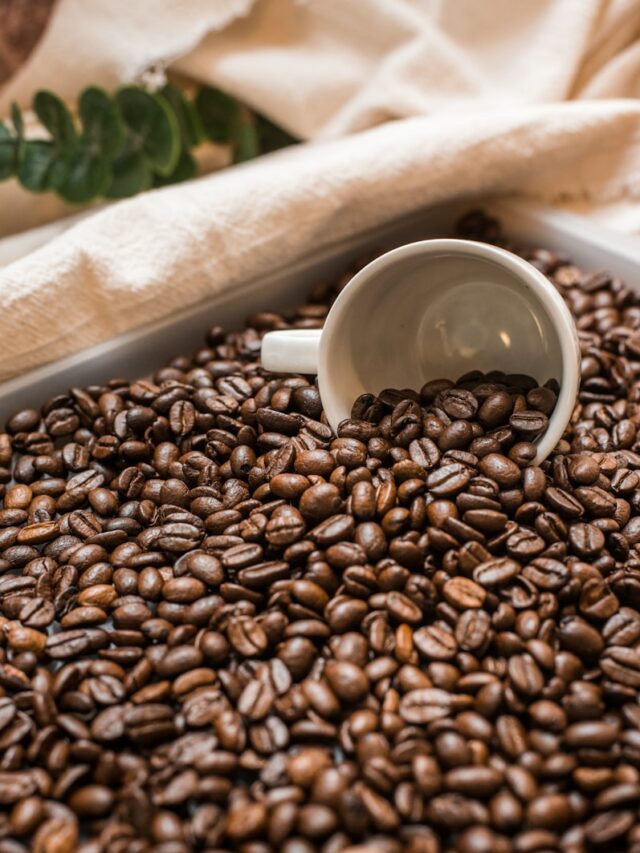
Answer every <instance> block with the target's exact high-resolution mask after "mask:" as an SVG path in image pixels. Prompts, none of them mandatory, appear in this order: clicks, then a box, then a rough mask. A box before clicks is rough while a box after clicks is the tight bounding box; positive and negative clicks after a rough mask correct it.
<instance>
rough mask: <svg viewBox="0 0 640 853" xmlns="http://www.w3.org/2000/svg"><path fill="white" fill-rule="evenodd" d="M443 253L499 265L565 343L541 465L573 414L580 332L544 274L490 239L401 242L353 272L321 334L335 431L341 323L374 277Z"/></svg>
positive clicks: (323, 381) (323, 385)
mask: <svg viewBox="0 0 640 853" xmlns="http://www.w3.org/2000/svg"><path fill="white" fill-rule="evenodd" d="M438 254H440V255H446V254H448V255H463V256H466V257H470V258H479V259H481V260H485V261H491V262H493V263H496V264H497V265H498V266H501V267H503V268H504V269H506V270H507V271H508V272H509V273H510V274H511V275H512V276H514V277H515V278H516V279H518V280H520V281H521V282H522V284H523V285H524V286H527V287H529V288H530V290H531V291H533V293H534V295H535V297H536V298H537V300H538V302H539V303H540V304H541V305H542V307H543V308H544V310H545V312H546V314H547V316H548V317H549V320H550V322H551V324H552V326H553V328H554V330H555V332H556V335H557V337H558V341H559V344H560V353H561V358H562V376H561V377H556V378H557V379H558V381H559V383H560V393H559V394H558V399H557V402H556V406H555V409H554V411H553V414H552V415H551V417H550V418H549V424H548V427H547V429H546V431H545V433H544V434H543V436H542V438H541V439H540V440H539V441H538V442H536V446H537V454H536V459H535V460H534V464H536V465H538V464H540V462H542V461H543V460H544V459H545V458H546V457H547V456H548V455H549V453H550V452H551V451H552V450H553V448H554V447H555V446H556V444H557V443H558V442H559V441H560V439H561V438H562V435H563V433H564V431H565V429H566V426H567V424H568V423H569V420H570V418H571V415H572V413H573V409H574V406H575V401H576V398H577V395H578V388H579V383H580V359H581V354H580V344H579V341H578V334H577V330H576V327H575V324H574V322H573V319H572V317H571V314H570V312H569V309H568V307H567V306H566V304H565V302H564V300H563V299H562V297H561V296H560V294H559V293H558V291H557V290H556V289H555V287H554V286H553V284H552V283H551V282H550V281H549V279H548V278H547V277H546V276H545V275H544V273H542V272H540V270H538V269H536V268H535V267H534V266H533V265H532V264H530V263H529V262H528V261H525V260H524V258H521V257H519V256H518V255H515V254H514V253H513V252H510V251H509V250H507V249H503V248H501V247H499V246H493V245H491V244H489V243H480V242H477V241H475V240H461V239H455V238H442V239H440V238H438V239H434V240H418V241H416V242H413V243H407V244H405V245H403V246H398V247H397V248H395V249H391V250H390V251H388V252H385V253H384V254H383V255H380V256H379V257H377V258H374V260H372V261H371V262H370V263H368V264H367V265H366V266H365V267H363V268H362V269H361V270H359V271H358V272H357V273H356V274H355V275H354V276H353V278H352V279H351V280H350V281H349V283H348V284H347V285H346V286H345V287H344V289H343V290H342V292H341V293H340V294H339V295H338V297H337V298H336V300H335V302H334V303H333V305H332V306H331V309H330V311H329V313H328V314H327V317H326V320H325V324H324V328H323V330H322V335H321V337H320V345H319V351H318V388H319V391H320V395H321V397H322V403H323V407H324V410H325V413H326V415H327V419H328V420H329V423H330V425H331V426H332V428H333V429H334V431H336V429H337V426H338V423H339V422H340V421H341V420H342V415H343V412H342V411H338V409H341V403H340V401H337V400H335V399H334V396H333V394H332V390H331V385H330V380H329V375H330V366H331V355H330V350H331V348H332V347H331V344H332V341H333V339H334V337H335V335H336V334H339V332H340V322H341V320H342V319H343V317H344V315H345V311H346V310H347V309H348V308H349V306H350V304H351V303H352V302H353V301H354V299H356V298H357V296H358V294H360V293H361V292H362V291H363V290H364V288H366V287H367V285H368V283H369V282H370V281H371V279H372V278H374V277H375V276H376V275H379V274H380V273H381V272H383V271H386V270H387V269H388V268H389V267H391V266H393V265H394V264H396V263H399V262H401V261H404V260H406V259H407V258H411V257H421V256H424V257H427V256H432V255H438ZM425 381H426V380H425Z"/></svg>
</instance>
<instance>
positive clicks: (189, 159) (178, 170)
mask: <svg viewBox="0 0 640 853" xmlns="http://www.w3.org/2000/svg"><path fill="white" fill-rule="evenodd" d="M197 174H198V164H197V162H196V159H195V157H194V156H193V155H192V154H190V153H189V152H188V151H183V152H182V153H181V154H180V159H179V160H178V164H177V166H176V167H175V169H174V170H173V172H172V173H171V174H170V175H167V176H166V177H163V176H162V175H156V176H155V178H154V181H153V185H154V187H166V186H169V184H179V183H181V182H182V181H190V180H191V178H195V177H196V175H197Z"/></svg>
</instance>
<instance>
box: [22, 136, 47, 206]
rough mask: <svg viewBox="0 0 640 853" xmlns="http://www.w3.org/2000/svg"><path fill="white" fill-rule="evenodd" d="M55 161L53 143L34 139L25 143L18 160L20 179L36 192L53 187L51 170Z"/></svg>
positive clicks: (28, 188) (24, 184) (25, 186)
mask: <svg viewBox="0 0 640 853" xmlns="http://www.w3.org/2000/svg"><path fill="white" fill-rule="evenodd" d="M54 162H55V148H54V145H53V143H51V142H47V141H46V140H44V139H32V140H27V141H25V142H24V143H23V145H22V149H21V151H20V157H19V160H18V180H19V181H20V183H21V184H22V186H23V187H24V188H25V189H27V190H31V192H34V193H41V192H44V191H45V190H48V189H50V188H51V170H52V168H53V164H54Z"/></svg>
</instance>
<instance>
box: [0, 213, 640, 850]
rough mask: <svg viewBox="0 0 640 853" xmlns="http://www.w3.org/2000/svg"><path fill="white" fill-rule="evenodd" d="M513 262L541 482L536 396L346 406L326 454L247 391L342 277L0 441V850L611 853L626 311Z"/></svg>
mask: <svg viewBox="0 0 640 853" xmlns="http://www.w3.org/2000/svg"><path fill="white" fill-rule="evenodd" d="M462 233H463V234H464V235H465V236H471V237H475V238H479V239H484V238H486V239H493V240H498V241H499V240H500V235H499V232H498V230H497V225H496V223H495V222H494V221H492V220H489V219H486V218H485V217H483V216H482V215H480V214H473V215H471V216H469V217H467V218H466V219H465V221H464V222H463V223H462ZM524 254H525V257H527V258H528V259H529V260H531V261H532V263H534V264H536V265H537V266H538V267H539V268H540V269H541V270H543V271H544V272H545V273H546V274H547V275H549V277H550V278H551V280H552V281H553V282H554V284H555V285H556V286H557V288H558V289H559V291H560V293H561V294H562V295H563V296H564V297H565V299H566V300H567V303H568V305H569V306H570V308H571V310H572V312H573V314H574V316H575V318H576V323H577V327H578V330H579V336H580V341H581V347H582V354H583V361H582V385H581V391H580V398H579V403H578V405H577V407H576V409H575V413H574V416H573V419H572V422H571V425H570V428H569V429H568V430H567V432H566V434H565V436H564V438H563V440H562V441H561V442H560V443H559V445H558V447H557V449H556V451H555V453H554V454H553V455H552V457H551V458H549V459H548V460H547V461H546V462H544V463H543V464H542V465H541V466H536V465H535V464H534V461H535V448H534V446H533V444H532V439H534V438H535V437H536V436H537V435H538V434H539V433H540V432H541V431H543V430H544V428H545V426H546V424H547V418H548V416H549V414H550V413H551V412H552V409H553V406H554V403H555V399H556V393H557V391H558V388H557V385H556V384H555V382H554V381H549V382H547V384H546V385H545V386H544V387H538V386H537V385H536V383H535V382H533V381H532V380H530V379H529V378H528V377H526V376H518V375H505V374H502V373H497V372H494V373H489V374H486V375H481V374H469V375H467V376H464V377H461V378H459V379H458V381H457V383H456V384H455V385H454V383H452V382H448V381H442V382H430V383H428V384H427V385H426V386H425V387H424V388H422V389H421V390H420V391H419V392H418V393H414V392H411V391H401V392H397V391H385V392H383V393H381V394H380V395H379V396H377V397H373V396H365V397H362V398H360V399H359V400H358V401H356V404H355V407H354V412H353V417H352V418H351V419H350V420H349V421H347V422H345V423H344V424H343V425H342V427H341V429H340V431H339V436H338V437H335V436H333V435H332V433H331V430H330V429H329V428H328V427H327V425H326V423H325V421H324V420H323V416H322V409H321V404H320V398H319V395H318V390H317V388H316V387H315V385H314V384H313V380H312V378H311V377H308V378H303V377H300V376H289V377H282V376H272V375H269V374H267V373H265V371H264V370H263V369H262V368H261V366H260V362H259V354H260V337H261V334H262V332H264V331H265V330H268V329H273V328H285V327H286V326H287V325H295V326H298V327H301V328H310V327H317V326H320V325H321V324H322V321H323V318H324V317H325V315H326V313H327V311H328V308H329V305H330V303H331V300H332V299H333V298H334V296H335V295H336V293H337V292H338V290H339V289H340V287H341V286H343V285H344V284H345V283H346V282H347V281H348V279H349V275H346V276H345V277H344V278H343V279H342V280H341V281H339V282H338V283H336V284H335V285H327V286H321V287H318V288H316V290H315V291H314V292H313V293H312V295H311V298H310V300H309V302H308V304H306V305H304V306H302V307H300V308H299V309H298V310H297V311H296V312H295V313H294V314H293V315H292V316H291V317H289V318H284V317H282V316H280V315H277V314H268V313H261V314H258V315H255V316H253V317H251V318H250V319H249V322H248V326H247V328H246V329H245V330H244V331H239V332H225V331H223V330H222V329H220V328H217V327H216V328H213V329H211V330H210V331H209V333H208V335H207V339H206V345H205V346H203V347H202V348H201V349H199V350H197V351H196V352H195V353H193V354H192V355H190V356H181V357H178V358H175V359H173V360H172V361H171V362H170V363H169V365H168V366H167V367H165V368H162V369H160V370H158V371H157V373H156V374H155V375H154V376H153V377H152V378H151V379H150V380H143V381H137V382H133V383H130V382H128V381H125V380H120V379H114V380H112V381H111V382H108V383H106V384H104V385H96V386H91V387H88V388H84V389H80V388H73V389H71V390H70V391H69V392H68V393H67V394H64V395H61V396H58V397H54V398H53V399H51V400H48V401H47V402H46V403H45V404H44V405H43V406H42V408H41V410H40V411H35V410H26V411H22V412H19V413H17V414H16V415H14V416H13V417H12V418H11V419H10V420H9V422H8V423H7V425H6V432H5V433H4V434H1V435H0V853H25V851H29V850H32V851H34V853H72V851H75V850H78V851H81V853H189V851H211V853H224V851H240V853H276V851H278V853H312V851H320V852H321V853H342V851H351V853H355V851H359V853H364V851H372V853H375V851H379V853H402V851H408V853H543V851H544V853H546V851H562V852H563V853H583V851H592V850H593V851H607V853H610V851H625V850H628V851H634V853H638V851H640V821H639V820H638V817H639V814H640V704H639V703H638V698H639V691H640V651H639V649H640V545H639V543H640V490H639V486H640V439H639V437H638V434H637V430H638V425H639V424H640V300H639V299H638V297H636V296H634V294H633V293H632V292H631V291H630V290H628V289H627V288H626V287H625V286H624V285H623V284H622V283H621V282H620V281H618V280H616V279H614V278H612V277H610V276H609V275H606V274H603V273H598V274H595V275H594V274H589V273H584V272H581V271H580V270H578V269H576V267H575V266H572V265H571V263H570V262H569V261H568V260H567V259H565V258H561V257H559V256H557V255H556V254H553V253H551V252H548V251H544V250H538V251H533V252H527V253H524ZM539 378H540V379H542V380H543V381H544V380H546V379H549V377H539Z"/></svg>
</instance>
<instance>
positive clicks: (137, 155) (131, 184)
mask: <svg viewBox="0 0 640 853" xmlns="http://www.w3.org/2000/svg"><path fill="white" fill-rule="evenodd" d="M111 170H112V178H111V183H110V184H109V186H108V187H107V189H106V190H105V192H104V195H105V196H106V197H107V198H128V197H129V196H132V195H136V193H139V192H142V191H143V190H148V189H149V187H150V186H151V185H152V182H153V175H152V173H151V169H150V168H149V166H148V165H147V161H146V160H145V157H144V155H143V154H142V153H141V152H139V151H129V152H127V153H125V154H120V155H119V156H118V157H116V159H115V160H114V161H113V163H112V164H111Z"/></svg>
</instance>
